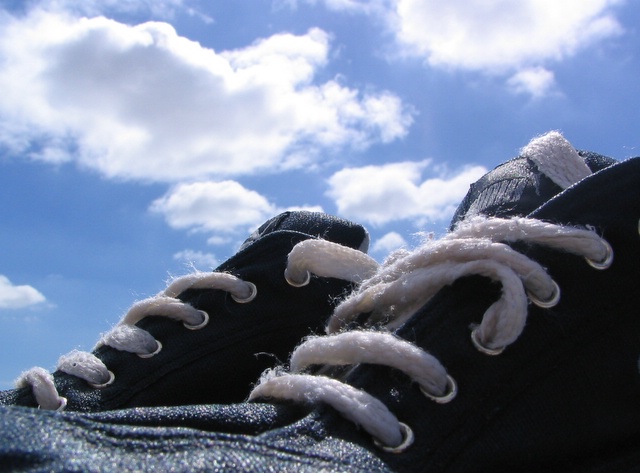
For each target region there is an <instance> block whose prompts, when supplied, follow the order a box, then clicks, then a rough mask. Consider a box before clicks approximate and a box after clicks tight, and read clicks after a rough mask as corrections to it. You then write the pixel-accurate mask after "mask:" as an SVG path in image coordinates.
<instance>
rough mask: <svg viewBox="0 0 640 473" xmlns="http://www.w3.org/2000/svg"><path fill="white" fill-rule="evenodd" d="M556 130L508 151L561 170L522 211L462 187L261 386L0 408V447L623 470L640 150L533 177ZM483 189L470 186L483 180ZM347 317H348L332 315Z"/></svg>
mask: <svg viewBox="0 0 640 473" xmlns="http://www.w3.org/2000/svg"><path fill="white" fill-rule="evenodd" d="M567 147H568V143H566V141H565V140H564V139H561V137H559V136H557V135H555V134H553V135H546V136H544V137H541V138H539V139H538V140H535V141H534V142H532V143H531V145H530V146H529V147H527V148H525V149H524V150H523V158H522V161H517V162H523V161H525V158H526V159H528V160H530V161H531V163H529V164H531V166H530V167H529V168H528V171H526V176H525V178H526V179H525V180H527V179H529V178H530V179H531V181H530V182H539V181H538V178H543V177H544V176H543V174H544V175H545V176H547V177H549V178H551V179H552V181H553V182H554V183H555V184H556V185H558V187H559V189H558V192H559V193H558V194H557V195H553V192H550V193H549V194H545V193H544V192H541V193H539V194H536V192H535V189H531V188H529V187H527V189H525V190H526V191H527V192H525V193H526V194H527V195H539V199H540V200H539V201H538V202H537V203H533V202H532V205H533V206H534V207H535V208H534V210H532V211H530V212H529V211H527V210H525V211H523V212H527V213H526V215H525V214H520V213H519V212H520V211H519V210H517V208H518V207H517V206H516V207H512V213H511V214H509V212H506V213H504V214H502V215H501V216H500V217H496V216H494V215H492V214H491V211H490V210H489V209H490V208H496V207H495V205H492V206H487V205H485V204H483V203H481V202H476V200H477V199H474V198H473V197H472V198H470V199H468V200H467V201H466V204H465V205H468V208H471V206H473V205H474V202H475V206H476V208H478V209H479V211H478V212H477V213H475V214H474V215H471V213H470V215H468V216H467V215H462V213H458V215H457V216H456V225H455V226H454V229H453V230H452V231H451V232H450V233H449V234H447V235H446V236H445V237H443V238H442V239H440V240H437V241H427V242H425V244H424V245H423V246H421V247H419V248H418V249H416V250H414V251H412V252H409V253H398V254H396V255H394V257H393V258H390V259H389V260H388V262H387V263H385V264H384V265H383V267H382V268H381V269H380V270H379V271H378V272H377V273H376V275H374V276H373V277H372V278H370V279H368V280H367V281H365V282H364V283H363V284H362V285H360V286H359V287H358V288H357V289H356V291H355V292H354V293H353V294H352V295H351V296H350V297H348V298H347V299H346V300H345V301H343V302H342V303H341V304H340V305H339V306H338V307H337V309H336V311H335V313H334V315H333V317H332V319H331V322H330V324H329V332H331V334H330V335H327V336H323V337H312V338H309V339H307V340H306V341H305V342H304V343H302V344H301V345H300V346H298V347H297V349H296V350H295V351H294V353H293V355H292V357H291V359H290V366H289V368H288V370H284V369H279V370H274V371H271V372H268V373H266V374H265V375H264V376H263V378H262V379H261V381H260V383H259V384H258V385H257V386H256V388H255V389H254V390H253V392H252V394H251V398H252V399H253V400H254V401H269V402H268V403H266V402H253V403H242V404H234V405H215V406H200V407H198V408H195V407H173V408H146V409H135V410H123V411H112V412H106V413H95V414H78V413H48V412H38V411H35V410H30V411H25V410H20V409H15V408H5V409H0V413H1V415H0V422H1V423H0V462H4V464H5V465H9V466H11V467H22V468H24V469H27V467H31V468H32V469H41V470H45V469H46V470H65V469H74V468H75V469H80V470H82V469H85V470H101V469H102V470H104V469H109V468H111V469H119V470H134V469H138V470H150V469H154V468H157V469H165V470H169V469H170V470H172V471H208V470H217V471H252V472H254V471H274V470H277V471H295V472H299V471H360V472H365V471H366V472H376V471H386V472H389V471H395V472H403V471H406V472H409V471H420V472H422V471H428V472H465V473H466V472H487V471H499V472H531V473H533V472H543V471H544V472H561V471H562V472H575V473H577V472H591V473H595V472H600V473H603V472H636V471H638V469H639V467H638V465H640V402H639V400H640V372H639V370H638V358H639V356H640V343H639V340H640V318H639V317H638V308H637V307H638V302H637V300H636V299H635V296H634V294H635V291H636V290H637V283H638V276H639V273H638V272H639V268H640V234H639V218H640V158H635V159H630V160H628V161H625V162H621V163H615V164H611V165H610V166H608V167H605V168H604V169H601V170H599V171H597V172H593V173H592V172H591V169H589V171H588V172H587V171H585V169H584V167H582V166H579V167H580V168H581V169H582V171H581V173H582V174H585V173H586V175H579V177H577V178H575V179H577V182H573V183H572V182H571V181H572V179H568V178H567V176H568V175H573V174H571V173H566V174H565V175H563V176H560V175H554V176H553V177H551V176H550V175H549V174H547V172H551V173H552V174H553V171H547V170H548V169H549V168H548V167H546V164H545V163H546V161H545V163H542V162H538V161H536V159H538V158H541V157H542V158H544V157H543V156H541V153H544V154H545V155H546V158H549V157H551V158H553V157H556V158H557V159H570V160H573V161H574V163H573V164H575V165H578V164H579V163H578V161H577V159H579V158H581V157H582V158H586V156H585V155H582V156H581V155H580V154H579V153H576V152H575V151H573V150H572V149H568V148H567ZM538 149H543V150H545V151H541V152H540V153H538V152H537V151H535V150H538ZM536 153H538V154H536ZM567 153H568V154H567ZM582 161H583V162H586V160H585V159H582ZM602 162H603V163H604V162H609V161H608V160H606V159H604V158H603V161H602ZM587 167H589V166H587ZM561 168H562V166H561ZM569 168H571V169H573V167H572V166H569ZM552 169H557V166H552ZM504 170H505V168H504V167H503V168H502V169H501V170H498V171H496V172H503V171H504ZM514 178H517V179H519V177H518V176H515V177H514ZM485 182H495V180H492V179H491V178H490V176H489V177H488V178H487V179H486V180H485ZM504 184H505V185H506V186H507V187H508V183H507V182H506V181H504ZM525 187H526V186H525ZM482 188H483V185H479V186H475V188H474V189H475V190H472V192H477V194H478V195H484V196H485V197H487V196H489V194H490V193H493V192H495V191H493V190H491V191H489V190H487V192H483V191H482ZM484 188H486V189H489V187H488V186H484ZM528 191H533V193H529V192H528ZM525 193H523V194H522V195H525ZM491 199H492V200H493V201H494V204H495V203H497V204H498V205H497V207H498V208H505V207H506V205H505V206H501V205H500V204H499V202H497V201H498V200H499V197H498V196H497V195H495V194H494V195H492V196H491ZM507 201H510V203H509V204H508V205H509V206H511V205H512V204H513V203H514V202H513V200H512V197H511V196H510V195H507V196H505V202H507ZM516 203H517V202H516ZM462 217H464V218H462ZM560 291H561V292H560ZM363 319H364V320H363ZM354 324H355V325H360V326H361V328H360V329H358V330H345V327H348V328H352V326H353V325H354Z"/></svg>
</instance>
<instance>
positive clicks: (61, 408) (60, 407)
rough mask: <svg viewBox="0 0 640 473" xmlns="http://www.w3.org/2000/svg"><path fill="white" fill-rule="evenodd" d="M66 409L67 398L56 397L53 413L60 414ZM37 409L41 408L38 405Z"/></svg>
mask: <svg viewBox="0 0 640 473" xmlns="http://www.w3.org/2000/svg"><path fill="white" fill-rule="evenodd" d="M66 408H67V398H66V397H62V396H60V397H58V407H57V408H56V410H55V412H62V411H64V410H65V409H66ZM38 409H42V406H40V405H38Z"/></svg>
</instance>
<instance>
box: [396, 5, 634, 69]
mask: <svg viewBox="0 0 640 473" xmlns="http://www.w3.org/2000/svg"><path fill="white" fill-rule="evenodd" d="M620 3H621V2H620V0H522V1H517V2H514V1H512V0H494V1H491V2H487V1H485V0H451V1H448V2H441V1H437V0H428V1H424V0H398V2H397V10H396V12H395V13H396V14H397V18H396V23H395V26H396V28H397V30H396V33H397V37H398V39H399V40H400V42H401V43H402V44H404V45H405V47H406V48H407V52H408V53H410V54H415V55H419V56H422V57H425V58H426V59H427V60H428V62H429V63H430V64H431V65H434V66H444V67H455V68H462V69H470V70H481V71H498V72H500V71H503V70H505V69H506V70H512V69H514V68H515V69H519V68H522V67H526V66H529V65H531V64H537V63H540V62H541V61H546V60H549V59H552V60H557V59H562V58H563V57H566V56H569V55H571V54H573V53H575V52H576V51H577V50H578V49H580V48H584V47H586V46H588V45H590V44H593V43H594V42H596V41H599V40H602V39H603V38H606V37H609V36H612V35H617V34H620V33H621V32H622V27H621V25H620V24H619V23H618V21H617V20H616V18H615V17H614V15H613V13H612V12H611V7H612V6H614V5H617V4H620Z"/></svg>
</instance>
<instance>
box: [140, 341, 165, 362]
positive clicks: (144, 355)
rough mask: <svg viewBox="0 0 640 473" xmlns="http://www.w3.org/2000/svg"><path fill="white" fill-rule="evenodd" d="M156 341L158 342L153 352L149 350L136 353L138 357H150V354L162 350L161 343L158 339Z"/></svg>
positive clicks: (154, 354)
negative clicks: (148, 351)
mask: <svg viewBox="0 0 640 473" xmlns="http://www.w3.org/2000/svg"><path fill="white" fill-rule="evenodd" d="M156 343H157V344H158V346H157V347H156V349H155V350H154V351H153V352H151V353H138V356H139V357H140V358H151V357H152V356H156V355H157V354H158V353H160V351H161V350H162V343H160V342H159V341H158V340H156Z"/></svg>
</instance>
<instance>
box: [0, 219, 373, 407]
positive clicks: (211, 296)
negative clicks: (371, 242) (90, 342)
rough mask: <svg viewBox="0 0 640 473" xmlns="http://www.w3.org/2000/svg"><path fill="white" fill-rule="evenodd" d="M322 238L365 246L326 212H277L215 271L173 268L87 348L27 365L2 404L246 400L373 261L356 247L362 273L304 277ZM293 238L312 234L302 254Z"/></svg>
mask: <svg viewBox="0 0 640 473" xmlns="http://www.w3.org/2000/svg"><path fill="white" fill-rule="evenodd" d="M320 238H322V239H323V240H322V241H321V240H320ZM318 242H319V243H324V244H329V245H330V246H331V248H330V249H331V250H333V253H336V252H337V253H336V254H339V253H340V249H341V248H349V249H351V248H353V249H357V250H359V251H360V252H366V249H367V246H368V234H367V232H366V231H365V230H364V228H363V227H361V226H360V225H356V224H353V223H350V222H347V221H345V220H342V219H339V218H334V217H330V216H326V215H324V214H321V213H313V212H303V211H299V212H286V213H283V214H281V215H279V216H277V217H275V218H273V219H271V220H269V221H268V222H266V223H265V224H264V225H262V226H261V227H260V228H259V229H258V230H257V231H256V232H255V233H254V234H253V235H252V236H251V237H249V238H248V239H247V240H246V241H245V242H244V244H243V245H242V246H241V248H240V250H239V251H238V253H236V254H235V255H234V256H233V257H232V258H230V259H229V260H228V261H226V262H225V263H223V264H222V265H221V266H220V267H219V268H217V270H216V271H214V272H211V273H205V272H198V273H195V274H190V275H187V276H183V277H179V278H177V279H175V280H173V281H172V282H171V283H170V284H169V286H168V287H167V288H166V289H165V290H164V291H163V292H162V293H160V294H158V295H157V296H155V297H152V298H149V299H146V300H143V301H140V302H138V303H136V304H134V305H133V306H132V307H131V309H130V310H129V311H128V312H127V313H126V315H125V316H124V317H123V318H122V320H121V321H120V322H119V323H118V324H117V325H116V326H115V327H114V328H113V329H112V330H111V331H109V332H108V333H106V334H104V335H103V336H102V338H101V339H100V341H99V342H98V344H97V346H96V348H95V349H94V351H93V352H92V353H87V352H80V351H72V352H71V353H69V354H67V355H64V356H62V357H61V358H60V360H59V362H58V366H57V371H56V372H55V373H53V375H52V374H50V373H49V372H47V371H46V370H44V369H42V368H33V369H31V370H29V371H27V372H25V373H23V374H22V375H21V376H20V378H19V379H18V381H17V385H18V387H19V389H15V390H11V391H5V392H2V393H0V405H23V406H31V407H36V406H39V407H41V408H43V409H61V408H66V409H67V410H79V411H101V410H108V409H118V408H123V407H132V406H160V405H177V404H199V403H214V402H215V403H227V402H239V401H242V400H244V399H245V398H246V397H247V394H248V392H249V390H250V387H251V383H253V382H255V380H256V378H257V377H258V376H259V375H260V373H261V372H262V371H263V370H264V369H266V368H267V367H269V366H273V365H274V364H276V363H277V362H278V360H285V359H286V358H287V357H288V355H289V354H290V352H291V350H292V349H293V348H294V347H295V346H296V345H297V344H298V343H299V341H300V339H301V338H302V337H303V336H305V335H308V334H309V333H318V332H319V331H320V330H322V327H323V325H324V323H325V322H326V320H327V318H328V316H329V315H330V314H331V311H332V310H333V308H334V307H335V304H336V303H337V301H338V300H339V298H340V297H342V296H343V295H344V294H346V293H347V292H348V291H349V290H350V288H351V281H355V280H356V279H357V278H362V277H363V276H365V275H366V271H367V269H366V265H367V264H369V265H370V268H372V269H374V270H375V267H376V266H377V264H376V263H375V262H373V260H370V258H369V257H368V256H366V255H365V254H364V253H360V254H361V259H362V261H363V263H362V264H363V265H364V266H362V265H360V267H359V270H363V268H364V270H363V271H364V273H363V274H362V275H361V274H357V272H355V271H354V272H351V273H345V272H344V271H343V273H340V272H336V271H333V272H331V270H329V271H325V273H323V274H321V276H323V277H313V278H311V277H310V275H309V273H307V272H306V269H307V268H308V269H309V270H311V271H315V272H316V273H318V272H322V268H317V267H314V262H313V259H312V256H313V255H314V254H315V253H314V251H315V252H316V253H317V251H316V250H314V248H313V247H312V246H313V245H314V244H318ZM298 243H306V244H307V246H306V248H307V254H306V255H303V256H304V258H302V257H301V256H300V254H301V253H300V251H296V252H293V251H292V250H293V249H294V247H295V246H296V245H297V244H298ZM309 243H310V244H311V246H309ZM303 246H304V245H303ZM298 250H299V249H298ZM352 253H354V254H356V253H359V252H358V251H355V250H354V251H352ZM288 254H290V257H289V263H287V261H288V260H287V255H288ZM323 258H325V259H326V257H324V256H323ZM287 265H288V266H289V269H288V271H289V272H291V270H292V268H297V273H298V274H297V275H296V274H294V275H293V277H294V278H295V277H298V282H297V283H296V282H295V280H292V279H291V278H289V281H290V283H288V282H287V280H285V277H284V274H285V267H286V266H287ZM315 266H318V265H317V264H316V265H315ZM351 269H353V268H351ZM307 276H309V277H308V278H306V280H305V279H304V278H305V277H307ZM301 278H303V279H301ZM303 282H306V283H307V284H306V285H303V284H300V283H303ZM292 284H295V286H294V285H292Z"/></svg>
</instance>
